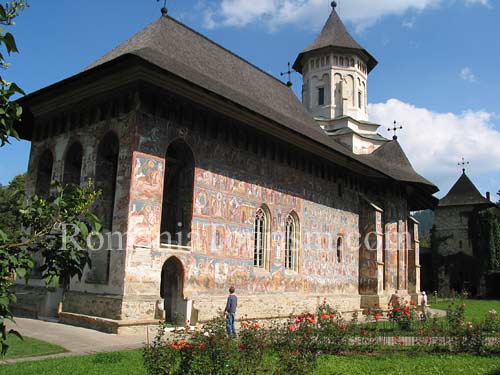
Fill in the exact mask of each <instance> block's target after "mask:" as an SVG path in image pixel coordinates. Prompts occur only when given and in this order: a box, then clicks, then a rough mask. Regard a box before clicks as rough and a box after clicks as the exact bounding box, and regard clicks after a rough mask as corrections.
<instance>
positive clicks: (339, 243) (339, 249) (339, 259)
mask: <svg viewBox="0 0 500 375" xmlns="http://www.w3.org/2000/svg"><path fill="white" fill-rule="evenodd" d="M337 262H338V263H340V262H342V237H339V238H338V239H337Z"/></svg>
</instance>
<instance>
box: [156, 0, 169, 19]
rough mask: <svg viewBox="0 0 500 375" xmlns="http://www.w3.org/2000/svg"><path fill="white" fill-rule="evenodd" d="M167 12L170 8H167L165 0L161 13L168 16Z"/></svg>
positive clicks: (157, 0)
mask: <svg viewBox="0 0 500 375" xmlns="http://www.w3.org/2000/svg"><path fill="white" fill-rule="evenodd" d="M160 1H161V0H156V2H158V3H159V2H160ZM167 13H168V9H167V0H163V8H161V15H162V16H163V17H166V16H167Z"/></svg>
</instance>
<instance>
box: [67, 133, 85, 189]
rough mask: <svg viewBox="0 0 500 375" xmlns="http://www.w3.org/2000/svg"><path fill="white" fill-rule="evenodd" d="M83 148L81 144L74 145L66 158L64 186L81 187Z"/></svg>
mask: <svg viewBox="0 0 500 375" xmlns="http://www.w3.org/2000/svg"><path fill="white" fill-rule="evenodd" d="M82 157H83V148H82V145H81V144H80V143H79V142H75V143H73V144H72V145H71V146H70V147H69V149H68V151H67V152H66V157H65V158H64V176H63V184H64V185H80V178H81V175H82Z"/></svg>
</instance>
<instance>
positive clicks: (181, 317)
mask: <svg viewBox="0 0 500 375" xmlns="http://www.w3.org/2000/svg"><path fill="white" fill-rule="evenodd" d="M183 290H184V268H183V266H182V263H181V261H180V260H179V259H178V258H176V257H171V258H169V259H168V260H167V261H166V262H165V264H164V265H163V268H162V272H161V290H160V296H161V298H163V299H164V308H165V321H166V323H170V324H177V325H181V326H183V325H184V323H185V321H186V310H187V304H186V301H185V300H184V293H183Z"/></svg>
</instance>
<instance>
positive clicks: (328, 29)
mask: <svg viewBox="0 0 500 375" xmlns="http://www.w3.org/2000/svg"><path fill="white" fill-rule="evenodd" d="M329 48H333V49H337V50H341V51H345V52H354V53H356V54H358V55H360V56H361V57H362V58H363V59H364V60H365V62H366V64H367V66H368V72H370V71H372V70H373V68H375V66H377V64H378V62H377V60H376V59H375V58H374V57H373V56H372V55H371V54H370V53H369V52H368V51H367V50H365V49H364V48H363V47H362V46H361V45H359V44H358V42H356V40H354V38H353V37H352V36H351V34H349V31H347V29H346V27H345V25H344V23H343V22H342V20H341V19H340V17H339V15H338V14H337V11H336V10H335V9H333V10H332V13H331V14H330V17H328V20H327V21H326V24H325V26H324V27H323V30H321V33H320V34H319V36H318V37H317V38H316V39H315V40H314V41H313V42H312V43H311V44H310V45H309V46H308V47H307V48H306V49H304V50H303V51H302V52H301V53H300V54H299V56H298V57H297V59H296V60H295V63H294V64H293V68H294V69H295V70H296V71H298V72H300V73H302V66H303V63H302V57H303V56H304V55H306V54H309V53H311V52H314V51H320V50H326V49H329Z"/></svg>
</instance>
